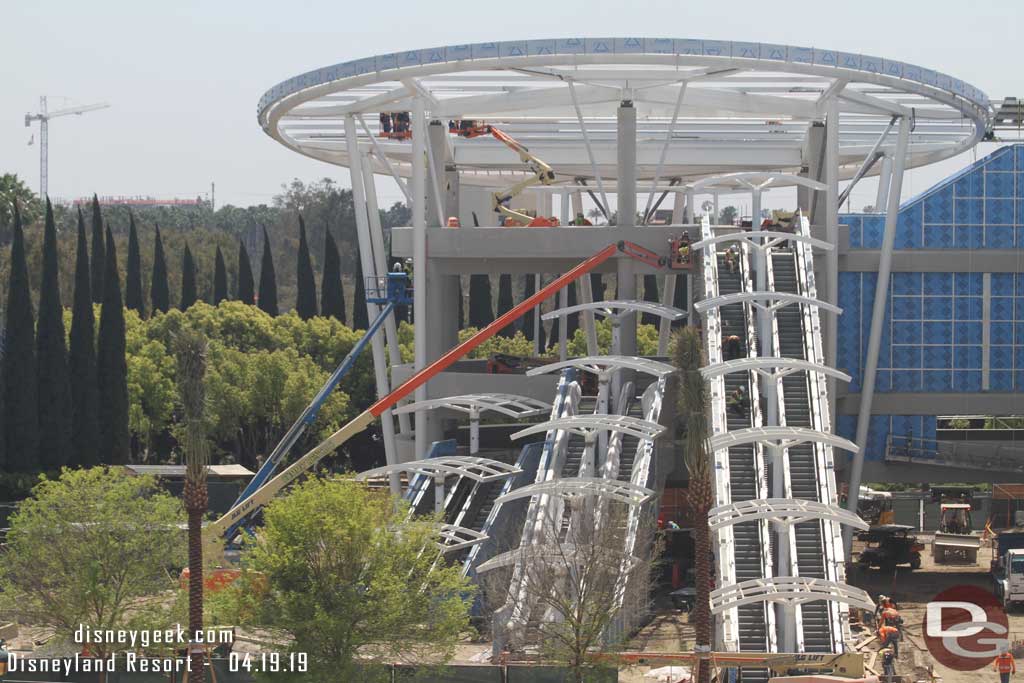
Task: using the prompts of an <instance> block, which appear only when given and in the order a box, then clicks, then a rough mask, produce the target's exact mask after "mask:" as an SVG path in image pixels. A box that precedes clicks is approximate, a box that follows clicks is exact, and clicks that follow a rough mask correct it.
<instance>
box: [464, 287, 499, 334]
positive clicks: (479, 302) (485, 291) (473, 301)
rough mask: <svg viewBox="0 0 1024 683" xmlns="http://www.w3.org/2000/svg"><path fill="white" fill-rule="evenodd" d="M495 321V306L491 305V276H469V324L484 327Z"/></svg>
mask: <svg viewBox="0 0 1024 683" xmlns="http://www.w3.org/2000/svg"><path fill="white" fill-rule="evenodd" d="M492 322H494V308H493V307H492V306H491V276H490V275H483V274H477V275H470V276H469V324H470V326H471V327H476V328H483V327H485V326H486V325H489V324H491V323H492Z"/></svg>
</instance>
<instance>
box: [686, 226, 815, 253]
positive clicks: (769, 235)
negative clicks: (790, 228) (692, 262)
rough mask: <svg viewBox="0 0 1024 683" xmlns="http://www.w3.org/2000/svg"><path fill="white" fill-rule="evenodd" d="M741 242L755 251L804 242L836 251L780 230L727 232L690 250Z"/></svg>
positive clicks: (811, 238)
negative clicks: (782, 244)
mask: <svg viewBox="0 0 1024 683" xmlns="http://www.w3.org/2000/svg"><path fill="white" fill-rule="evenodd" d="M741 241H745V242H748V243H749V244H750V246H751V247H753V248H754V249H770V248H772V247H774V246H776V245H778V244H780V243H782V242H803V243H804V244H809V245H810V246H812V247H814V248H816V249H821V250H822V251H832V250H834V249H835V245H833V244H830V243H829V242H825V241H824V240H819V239H817V238H816V237H808V236H807V235H801V234H799V233H793V232H780V231H778V230H750V231H747V230H743V231H737V232H727V233H725V234H722V235H715V236H714V237H708V238H706V239H702V240H699V241H697V242H694V243H693V244H691V245H690V248H691V249H703V248H704V247H710V246H712V245H716V244H721V243H722V242H741Z"/></svg>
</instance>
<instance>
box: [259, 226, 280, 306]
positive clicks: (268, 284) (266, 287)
mask: <svg viewBox="0 0 1024 683" xmlns="http://www.w3.org/2000/svg"><path fill="white" fill-rule="evenodd" d="M259 304H260V309H261V310H263V311H264V312H266V313H267V315H270V316H273V317H275V318H276V317H277V275H276V274H275V273H274V255H273V254H272V253H271V252H270V236H269V235H268V234H267V229H266V228H263V264H262V265H261V266H260V299H259Z"/></svg>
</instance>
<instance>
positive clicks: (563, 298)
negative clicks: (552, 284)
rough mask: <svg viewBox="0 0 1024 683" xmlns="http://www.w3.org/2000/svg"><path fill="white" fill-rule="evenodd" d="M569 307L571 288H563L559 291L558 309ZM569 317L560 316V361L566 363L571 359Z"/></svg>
mask: <svg viewBox="0 0 1024 683" xmlns="http://www.w3.org/2000/svg"><path fill="white" fill-rule="evenodd" d="M568 306H569V288H568V287H562V288H561V289H560V290H558V307H559V308H567V307H568ZM568 328H569V317H568V316H567V315H565V314H564V313H563V314H562V315H560V316H558V360H560V361H564V360H567V359H568V358H569V329H568Z"/></svg>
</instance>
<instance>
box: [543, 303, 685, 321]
mask: <svg viewBox="0 0 1024 683" xmlns="http://www.w3.org/2000/svg"><path fill="white" fill-rule="evenodd" d="M581 311H593V312H594V313H599V314H601V315H604V316H608V317H609V318H623V317H625V316H627V315H629V314H630V313H650V314H652V315H656V316H658V317H659V318H664V319H665V320H672V321H675V320H682V319H683V318H685V317H686V311H684V310H682V309H679V308H675V307H674V306H665V305H662V304H656V303H652V302H650V301H639V300H636V299H630V300H628V301H593V302H591V303H585V304H577V305H575V306H567V307H566V308H559V309H557V310H554V311H550V312H548V313H545V314H544V315H542V316H541V320H554V319H555V318H560V317H562V316H565V315H572V314H573V313H580V312H581Z"/></svg>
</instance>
